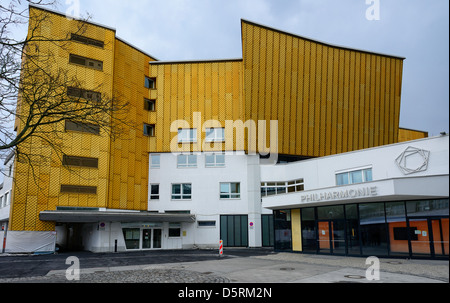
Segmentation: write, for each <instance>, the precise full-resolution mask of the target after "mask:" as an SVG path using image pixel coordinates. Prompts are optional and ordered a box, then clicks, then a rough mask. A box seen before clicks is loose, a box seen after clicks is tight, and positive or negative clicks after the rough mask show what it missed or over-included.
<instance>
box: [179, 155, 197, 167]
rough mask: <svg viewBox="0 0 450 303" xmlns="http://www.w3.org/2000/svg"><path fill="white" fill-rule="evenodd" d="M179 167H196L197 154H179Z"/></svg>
mask: <svg viewBox="0 0 450 303" xmlns="http://www.w3.org/2000/svg"><path fill="white" fill-rule="evenodd" d="M177 167H178V168H194V167H197V155H192V154H181V155H178V156H177Z"/></svg>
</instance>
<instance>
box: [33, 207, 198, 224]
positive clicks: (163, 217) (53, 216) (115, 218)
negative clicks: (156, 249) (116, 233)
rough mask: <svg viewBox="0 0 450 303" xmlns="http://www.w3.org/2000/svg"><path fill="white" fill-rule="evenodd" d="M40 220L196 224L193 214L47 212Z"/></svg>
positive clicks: (40, 215)
mask: <svg viewBox="0 0 450 303" xmlns="http://www.w3.org/2000/svg"><path fill="white" fill-rule="evenodd" d="M39 220H41V221H51V222H58V223H95V222H104V221H106V222H124V223H125V222H173V223H179V222H188V223H193V222H195V215H192V214H159V213H150V212H120V211H77V210H52V211H50V210H46V211H41V212H40V213H39Z"/></svg>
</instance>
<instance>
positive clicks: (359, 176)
mask: <svg viewBox="0 0 450 303" xmlns="http://www.w3.org/2000/svg"><path fill="white" fill-rule="evenodd" d="M370 181H372V168H366V169H359V170H353V171H348V172H344V173H339V174H336V185H346V184H357V183H364V182H370Z"/></svg>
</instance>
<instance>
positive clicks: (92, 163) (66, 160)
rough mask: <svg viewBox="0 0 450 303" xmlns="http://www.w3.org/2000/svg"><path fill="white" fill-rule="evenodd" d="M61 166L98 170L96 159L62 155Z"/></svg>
mask: <svg viewBox="0 0 450 303" xmlns="http://www.w3.org/2000/svg"><path fill="white" fill-rule="evenodd" d="M62 164H63V165H67V166H79V167H89V168H98V159H97V158H86V157H76V156H67V155H63V161H62Z"/></svg>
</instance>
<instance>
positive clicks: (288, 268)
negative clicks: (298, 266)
mask: <svg viewBox="0 0 450 303" xmlns="http://www.w3.org/2000/svg"><path fill="white" fill-rule="evenodd" d="M280 270H295V268H292V267H282V268H280Z"/></svg>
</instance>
